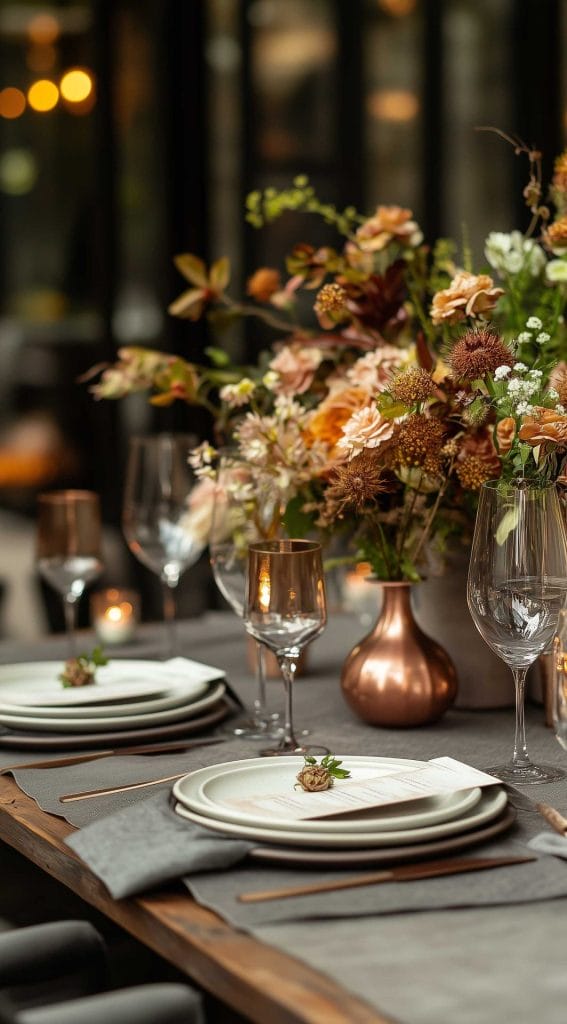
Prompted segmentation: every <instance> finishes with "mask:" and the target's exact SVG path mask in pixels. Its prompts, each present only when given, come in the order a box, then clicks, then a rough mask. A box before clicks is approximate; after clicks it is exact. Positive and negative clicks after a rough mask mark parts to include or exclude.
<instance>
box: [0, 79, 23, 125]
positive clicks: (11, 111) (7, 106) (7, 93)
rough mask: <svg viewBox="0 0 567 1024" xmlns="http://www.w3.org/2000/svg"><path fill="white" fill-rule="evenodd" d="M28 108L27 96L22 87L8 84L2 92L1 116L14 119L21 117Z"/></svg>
mask: <svg viewBox="0 0 567 1024" xmlns="http://www.w3.org/2000/svg"><path fill="white" fill-rule="evenodd" d="M25 109H26V97H25V96H24V94H23V92H22V91H21V89H14V88H12V86H8V88H6V89H2V91H1V92H0V117H5V118H7V120H9V121H13V120H14V119H15V118H16V117H20V116H21V115H22V114H23V112H24V110H25Z"/></svg>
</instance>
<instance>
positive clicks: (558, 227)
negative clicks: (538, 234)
mask: <svg viewBox="0 0 567 1024" xmlns="http://www.w3.org/2000/svg"><path fill="white" fill-rule="evenodd" d="M543 240H544V242H545V244H546V246H547V248H548V249H551V251H552V252H554V253H563V252H564V251H565V249H567V217H559V219H558V220H556V221H555V222H554V223H553V224H550V225H549V227H547V228H546V229H545V231H544V233H543Z"/></svg>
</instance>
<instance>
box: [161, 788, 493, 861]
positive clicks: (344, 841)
mask: <svg viewBox="0 0 567 1024" xmlns="http://www.w3.org/2000/svg"><path fill="white" fill-rule="evenodd" d="M507 802H508V797H507V794H506V791H505V790H504V789H502V787H501V786H491V787H490V788H489V789H487V790H485V791H484V792H483V794H482V796H481V798H480V801H479V803H478V804H477V806H476V807H473V808H471V810H470V811H466V812H465V813H464V814H463V815H462V816H461V817H460V818H457V819H455V820H454V821H445V822H440V823H439V824H437V825H425V826H424V827H423V828H412V829H400V830H399V831H397V832H383V831H378V830H377V831H375V832H354V833H347V834H341V835H329V833H325V832H296V831H293V832H291V831H290V832H287V831H284V829H277V828H253V827H252V826H251V825H236V824H234V823H233V822H231V821H218V820H217V819H216V818H207V817H206V816H205V815H204V814H197V813H196V812H195V811H190V810H189V809H188V808H187V807H185V806H184V805H181V806H180V807H179V814H180V815H181V817H182V818H187V820H188V821H192V822H193V823H194V824H195V825H202V827H203V828H208V829H211V830H212V831H213V832H221V833H222V834H223V835H232V836H238V837H239V838H240V839H251V840H252V841H253V842H257V843H275V844H277V845H279V846H311V847H316V848H318V849H322V850H323V849H336V850H340V849H349V848H350V849H363V848H365V847H366V848H377V847H387V846H400V845H402V844H403V845H406V846H410V845H411V844H412V843H424V842H427V841H429V840H433V839H442V838H446V837H447V836H452V835H458V834H459V833H460V832H468V831H469V830H470V829H475V828H478V827H480V826H481V825H484V824H486V822H489V821H492V819H493V818H496V817H498V815H500V814H502V811H503V810H504V808H505V807H506V804H507Z"/></svg>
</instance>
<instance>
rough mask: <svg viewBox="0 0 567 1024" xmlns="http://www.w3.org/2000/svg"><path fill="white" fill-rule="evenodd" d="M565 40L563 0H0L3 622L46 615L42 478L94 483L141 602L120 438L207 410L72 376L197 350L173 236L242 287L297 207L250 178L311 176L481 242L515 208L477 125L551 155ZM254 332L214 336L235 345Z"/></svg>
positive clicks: (562, 123) (496, 157) (287, 229)
mask: <svg viewBox="0 0 567 1024" xmlns="http://www.w3.org/2000/svg"><path fill="white" fill-rule="evenodd" d="M566 39H567V0H60V2H52V3H48V4H42V3H37V2H26V0H0V583H2V585H3V588H4V599H3V602H2V604H1V605H0V635H2V634H3V635H7V634H8V635H21V636H26V635H31V634H34V633H35V632H38V631H41V630H44V629H47V628H57V627H59V626H60V625H61V622H60V621H59V620H58V618H57V611H58V608H57V607H56V606H55V605H58V602H57V600H56V599H54V604H53V606H52V605H50V601H49V598H48V596H47V595H46V594H45V592H44V593H42V592H41V590H40V587H39V584H38V583H37V580H35V577H34V574H33V523H34V516H35V501H36V496H37V493H38V491H40V490H44V489H48V488H52V487H61V486H85V487H89V488H91V489H94V490H97V491H99V492H100V494H101V496H102V501H103V510H104V517H105V522H106V524H107V533H108V537H107V543H108V547H109V563H110V565H111V570H110V569H109V570H108V571H107V581H106V582H108V583H119V582H133V583H134V584H135V585H137V586H138V587H139V588H140V589H141V590H142V592H143V598H144V615H145V617H151V616H152V615H154V614H159V594H158V585H157V583H156V582H155V581H154V580H151V579H149V574H147V573H145V572H144V570H141V569H140V568H139V566H137V565H135V564H134V562H133V559H130V557H129V555H128V553H127V551H126V548H125V544H124V542H123V541H122V539H121V536H120V504H121V493H122V480H123V467H124V458H125V453H126V448H127V441H128V437H129V436H131V435H132V434H133V433H139V432H145V431H154V430H159V429H184V430H185V429H190V430H194V431H196V432H197V433H198V434H200V435H201V436H205V435H206V433H207V423H206V421H204V420H203V417H202V414H201V413H198V412H196V411H195V410H190V409H187V408H185V407H183V408H177V407H176V408H172V409H169V410H155V409H150V408H149V407H148V405H147V404H146V402H145V400H144V399H143V398H140V399H138V398H136V399H129V400H128V401H127V402H121V403H118V404H114V403H96V402H94V401H93V399H92V396H91V395H90V394H89V390H88V385H87V384H84V383H82V384H80V383H78V381H77V379H78V377H79V376H80V375H81V374H83V373H84V372H85V371H86V370H88V368H89V367H91V366H93V364H96V363H99V362H103V361H105V360H112V359H113V358H114V357H115V355H116V350H117V348H118V347H119V346H120V345H126V344H140V345H147V346H150V347H155V348H163V349H167V350H174V351H178V352H180V353H183V354H187V355H190V356H191V357H194V358H198V357H199V355H200V354H202V352H203V349H204V347H206V344H207V343H208V339H207V337H206V335H205V328H204V327H203V325H200V324H197V325H195V324H189V323H187V322H180V321H176V320H173V319H172V318H171V317H168V316H167V313H166V312H165V310H166V307H167V304H168V302H169V301H171V299H172V298H173V297H175V295H176V294H177V293H178V292H179V291H180V290H181V289H182V281H181V279H180V278H179V277H178V275H177V273H176V271H175V269H174V267H173V264H172V256H173V255H174V254H175V253H178V252H182V251H190V252H197V253H199V254H201V255H203V256H204V257H205V258H206V259H213V258H215V257H218V256H220V255H223V254H226V255H229V256H230V258H231V262H232V266H233V282H234V290H235V291H237V290H238V288H239V287H241V286H242V283H243V281H244V279H245V277H246V275H247V274H248V273H250V272H251V271H252V270H253V269H255V268H256V267H258V266H259V265H262V264H265V263H267V264H271V265H279V266H281V264H282V256H283V254H284V253H285V251H286V249H287V247H289V246H291V244H292V243H294V242H296V241H298V240H299V239H301V238H302V237H303V233H304V232H305V234H306V235H307V234H309V236H310V240H313V238H314V231H313V226H312V225H309V229H308V231H307V230H306V229H305V226H304V225H303V226H302V222H301V220H300V219H299V218H295V217H294V216H292V215H290V216H288V217H286V218H284V219H282V220H281V221H278V222H276V223H275V224H274V225H272V226H271V227H267V228H265V229H263V230H262V231H260V232H257V231H254V230H253V229H251V228H249V227H247V226H246V224H245V221H244V216H243V211H244V200H245V196H246V193H247V192H249V191H250V190H252V189H254V188H262V187H266V186H269V185H274V186H276V187H285V186H287V185H289V184H290V183H291V181H292V179H293V177H294V176H295V175H296V174H298V173H306V174H308V175H309V177H310V178H311V181H312V183H313V184H314V185H315V186H316V188H317V191H318V193H319V195H320V196H321V197H322V198H325V199H327V200H328V201H330V202H334V203H336V204H337V205H339V206H345V205H348V204H354V205H356V206H357V207H358V208H359V209H360V210H361V211H364V212H368V213H369V212H371V211H372V210H373V208H374V207H375V206H376V204H377V203H378V202H381V203H399V204H401V205H405V206H409V207H411V208H412V209H413V210H414V212H415V214H416V217H417V219H418V220H419V222H420V224H421V225H422V227H423V229H424V232H425V235H426V238H434V237H437V236H439V235H443V234H451V235H453V236H457V237H459V236H461V235H462V232H463V231H465V232H467V235H468V238H469V240H470V244H471V246H472V248H473V252H474V253H475V254H476V256H477V258H478V259H481V257H482V242H483V239H484V237H485V236H486V234H487V232H488V231H489V230H502V231H506V230H510V229H511V228H513V227H520V228H522V227H525V223H526V214H525V207H524V205H523V201H522V187H523V184H524V172H525V166H524V165H523V164H521V163H520V161H518V160H517V159H516V158H515V157H514V155H513V151H512V149H511V148H510V147H508V146H507V145H506V144H505V143H503V142H502V141H501V140H500V139H498V138H497V137H496V136H495V135H490V134H486V133H478V132H476V131H475V126H479V125H495V126H498V127H500V128H502V129H505V130H507V131H512V132H515V133H517V134H518V135H520V136H521V137H522V138H523V139H524V140H525V141H526V142H528V143H530V144H536V145H537V146H538V147H540V148H541V149H542V150H543V151H544V154H545V162H544V171H546V172H549V170H550V167H551V162H552V160H553V157H554V156H555V154H556V153H557V152H558V151H559V150H560V149H561V148H562V146H563V145H564V143H565V131H566V123H567V122H566V117H567V115H566V100H567V95H566V93H567V88H566V61H565V56H564V54H565V45H564V44H565V40H566ZM548 176H549V173H547V174H544V177H548ZM316 230H320V229H319V228H317V229H316ZM321 240H324V234H323V233H322V235H321ZM261 342H262V337H261V335H258V334H256V333H253V332H251V331H250V329H247V331H246V334H243V333H242V332H240V333H238V332H236V333H234V334H230V335H229V337H228V340H227V344H228V345H229V346H230V348H231V350H232V352H233V354H235V355H238V356H241V357H242V358H246V357H247V356H250V355H253V354H254V352H255V350H256V349H257V347H258V346H259V345H260V344H261ZM196 580H201V583H200V585H199V586H197V585H196V582H195V581H196ZM182 592H183V593H184V594H185V597H184V599H183V600H184V602H185V605H184V606H185V609H186V610H187V611H189V612H194V611H198V610H199V608H200V607H204V606H206V605H207V604H209V603H211V602H214V600H215V598H214V588H212V587H210V586H209V584H208V581H207V576H206V574H202V575H201V577H199V576H198V575H197V576H195V575H194V573H193V570H191V571H189V572H188V573H187V576H186V578H185V581H184V582H183V584H182ZM30 594H31V595H33V600H34V603H33V605H32V607H33V614H31V615H30V614H28V615H27V617H26V616H24V617H25V621H23V619H22V611H21V609H22V608H24V609H25V607H26V604H25V600H26V595H27V597H28V598H29V595H30ZM28 607H29V605H28ZM182 608H183V604H182ZM84 614H85V609H84V610H83V615H84Z"/></svg>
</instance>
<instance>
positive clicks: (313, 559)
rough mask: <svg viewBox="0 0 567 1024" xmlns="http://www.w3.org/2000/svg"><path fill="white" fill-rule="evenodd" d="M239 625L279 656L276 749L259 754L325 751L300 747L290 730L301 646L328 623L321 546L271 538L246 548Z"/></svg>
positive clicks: (313, 542)
mask: <svg viewBox="0 0 567 1024" xmlns="http://www.w3.org/2000/svg"><path fill="white" fill-rule="evenodd" d="M243 618H244V625H245V627H246V630H247V632H248V633H250V635H251V636H253V637H254V638H255V639H256V640H259V641H260V643H263V644H265V645H266V647H269V648H270V650H272V651H273V652H274V654H275V655H276V658H277V659H278V664H279V666H280V670H281V673H282V677H283V681H284V685H285V695H286V700H285V723H284V728H283V732H282V735H281V738H280V740H279V742H278V743H277V745H276V746H275V747H271V748H268V749H265V750H261V751H260V753H261V754H270V755H274V754H305V753H309V752H311V753H323V754H328V753H329V751H328V749H327V748H326V747H314V746H309V747H306V746H302V744H301V743H299V742H298V740H297V739H296V736H295V734H294V729H293V709H292V693H293V687H292V684H293V679H294V676H295V672H296V669H297V661H298V658H299V656H300V654H301V651H302V650H303V648H304V647H306V646H307V644H308V643H310V642H311V641H312V640H314V639H315V637H316V636H318V635H319V633H321V632H322V630H323V629H324V628H325V625H326V623H327V604H326V598H325V577H324V573H323V562H322V556H321V545H320V544H317V543H316V542H315V541H309V540H272V541H260V542H258V543H256V544H251V545H250V546H249V548H248V569H247V577H246V600H245V605H244V616H243Z"/></svg>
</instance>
